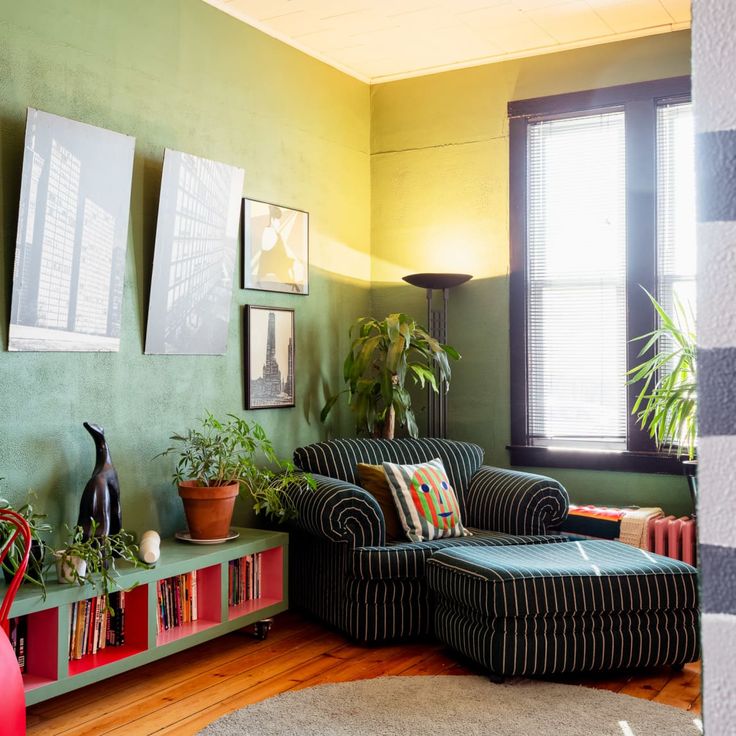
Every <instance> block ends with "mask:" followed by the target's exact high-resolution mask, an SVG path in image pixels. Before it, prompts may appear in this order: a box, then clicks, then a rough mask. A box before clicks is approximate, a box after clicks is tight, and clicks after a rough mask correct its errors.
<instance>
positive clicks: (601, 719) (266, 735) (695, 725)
mask: <svg viewBox="0 0 736 736" xmlns="http://www.w3.org/2000/svg"><path fill="white" fill-rule="evenodd" d="M417 733H420V734H423V733H431V734H445V733H447V734H462V735H463V736H547V735H548V734H549V735H550V736H699V735H700V734H702V726H701V725H700V720H699V718H698V717H697V716H696V715H695V714H693V713H688V712H687V711H683V710H680V709H679V708H673V707H671V706H668V705H660V704H658V703H651V702H649V701H648V700H642V699H640V698H633V697H630V696H628V695H617V694H615V693H611V692H608V691H607V690H595V689H592V688H586V687H579V686H575V685H561V684H557V683H552V682H541V681H538V680H513V681H511V682H508V683H505V684H503V685H494V684H492V683H491V682H489V681H488V680H487V679H486V678H484V677H475V676H451V675H444V676H436V677H380V678H377V679H374V680H360V681H358V682H344V683H337V684H331V685H317V686H315V687H311V688H307V689H304V690H296V691H291V692H287V693H283V694H281V695H278V696H276V697H274V698H269V699H268V700H264V701H262V702H260V703H256V704H254V705H250V706H248V707H247V708H243V709H242V710H238V711H235V712H234V713H230V714H229V715H227V716H225V717H224V718H220V719H219V720H217V721H215V722H214V723H212V724H210V725H209V726H208V727H207V728H205V729H204V730H203V731H200V736H408V735H409V734H417Z"/></svg>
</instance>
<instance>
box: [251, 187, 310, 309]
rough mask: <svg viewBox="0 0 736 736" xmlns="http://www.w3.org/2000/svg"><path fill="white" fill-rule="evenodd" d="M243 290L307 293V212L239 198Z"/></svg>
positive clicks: (303, 294)
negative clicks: (241, 229) (241, 203)
mask: <svg viewBox="0 0 736 736" xmlns="http://www.w3.org/2000/svg"><path fill="white" fill-rule="evenodd" d="M243 288H244V289H251V290H256V291H278V292H281V293H285V294H299V295H301V296H306V295H308V294H309V213H308V212H305V211H304V210H300V209H296V208H294V207H285V206H283V205H278V204H273V203H271V202H261V201H260V200H257V199H249V198H248V197H244V198H243Z"/></svg>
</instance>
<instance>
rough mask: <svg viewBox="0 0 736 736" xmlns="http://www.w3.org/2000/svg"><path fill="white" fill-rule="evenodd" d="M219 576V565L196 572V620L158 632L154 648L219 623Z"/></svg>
mask: <svg viewBox="0 0 736 736" xmlns="http://www.w3.org/2000/svg"><path fill="white" fill-rule="evenodd" d="M221 575H222V573H221V570H220V565H212V566H211V567H203V568H201V569H199V570H197V620H196V621H189V622H188V623H185V624H181V625H180V626H176V627H174V628H172V629H167V630H165V631H160V632H159V633H158V634H157V635H156V646H162V645H164V644H171V642H173V641H177V640H178V639H183V638H184V637H186V636H191V635H192V634H196V633H197V632H199V631H204V630H205V629H209V628H210V627H211V626H217V624H219V623H220V616H221V608H220V606H221V604H220V600H221V594H220V591H221V585H220V584H221Z"/></svg>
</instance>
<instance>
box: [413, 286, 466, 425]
mask: <svg viewBox="0 0 736 736" xmlns="http://www.w3.org/2000/svg"><path fill="white" fill-rule="evenodd" d="M472 278H473V277H472V276H471V275H470V274H467V273H412V274H409V275H408V276H404V281H406V282H407V283H408V284H411V285H412V286H418V287H420V288H422V289H426V290H427V329H428V330H429V334H430V335H431V336H432V337H433V338H435V340H437V341H439V342H440V343H442V344H443V345H446V344H447V306H448V302H449V298H450V289H451V288H453V287H454V286H459V285H460V284H464V283H465V282H466V281H469V280H470V279H472ZM435 290H441V291H442V305H441V307H440V308H438V309H434V304H433V299H432V297H433V291H435ZM434 370H435V376H436V378H437V387H438V389H439V391H438V392H437V393H435V392H434V391H433V390H432V387H431V386H428V387H427V394H428V396H427V434H428V436H429V437H441V438H444V437H447V388H448V387H447V382H446V381H445V380H444V379H443V378H442V377H441V376H440V375H439V374H438V371H437V370H436V368H435V369H434Z"/></svg>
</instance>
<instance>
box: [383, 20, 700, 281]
mask: <svg viewBox="0 0 736 736" xmlns="http://www.w3.org/2000/svg"><path fill="white" fill-rule="evenodd" d="M689 73H690V33H689V31H681V32H677V33H668V34H664V35H658V36H649V37H646V38H640V39H635V40H630V41H622V42H619V43H612V44H605V45H600V46H591V47H588V48H584V49H576V50H573V51H565V52H560V53H556V54H549V55H547V56H535V57H531V58H527V59H518V60H514V61H508V62H503V63H499V64H489V65H487V66H481V67H472V68H469V69H460V70H456V71H450V72H444V73H442V74H433V75H428V76H425V77H416V78H413V79H406V80H401V81H397V82H389V83H387V84H381V85H375V86H373V87H372V88H371V153H372V157H371V160H372V171H371V191H372V200H373V202H372V234H371V242H372V267H373V270H372V278H373V281H375V282H379V283H381V282H396V281H398V280H399V279H400V277H401V276H402V275H403V274H406V273H410V272H411V271H417V270H430V271H431V270H439V271H446V270H452V271H466V270H467V271H469V272H471V273H474V274H475V275H476V276H493V275H499V274H505V273H506V271H507V269H508V168H509V166H508V118H507V104H508V102H509V101H510V100H519V99H526V98H529V97H542V96H545V95H553V94H559V93H563V92H575V91H580V90H586V89H594V88H596V87H605V86H611V85H615V84H629V83H632V82H641V81H645V80H648V79H658V78H662V77H672V76H679V75H684V74H689Z"/></svg>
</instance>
